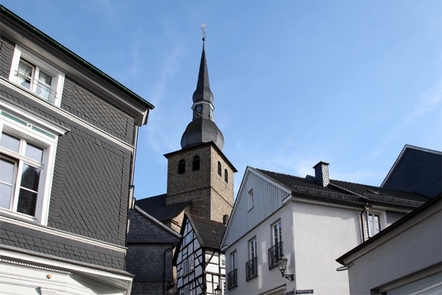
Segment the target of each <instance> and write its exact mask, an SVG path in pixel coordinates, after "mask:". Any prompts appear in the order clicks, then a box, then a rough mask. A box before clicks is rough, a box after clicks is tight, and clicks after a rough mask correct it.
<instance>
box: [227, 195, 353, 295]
mask: <svg viewBox="0 0 442 295" xmlns="http://www.w3.org/2000/svg"><path fill="white" fill-rule="evenodd" d="M359 213H360V212H359V211H358V210H357V209H351V208H343V207H330V206H325V205H323V204H309V203H303V202H297V201H296V202H290V203H289V204H287V205H286V206H284V207H283V208H281V209H280V210H279V211H277V212H276V213H275V214H274V215H272V216H271V217H270V218H268V219H266V220H265V221H264V222H263V223H261V224H260V225H259V226H258V227H257V228H255V229H254V230H253V231H251V232H250V233H248V234H247V235H245V236H244V237H243V238H242V239H241V240H240V241H239V242H238V243H237V244H235V245H234V247H231V248H229V249H228V251H227V252H226V259H227V260H228V259H229V255H230V253H231V252H232V251H234V250H236V251H237V263H238V287H237V288H234V289H232V290H230V292H229V293H228V294H260V293H263V292H267V291H269V290H273V289H276V288H278V287H279V286H282V285H285V287H283V288H281V289H280V290H279V291H278V292H276V293H275V294H284V293H285V292H289V291H293V290H306V289H313V290H314V294H327V295H328V294H349V285H348V274H347V272H338V271H336V268H338V267H340V266H341V265H340V264H339V263H337V262H336V261H335V259H336V258H337V257H339V256H340V255H342V253H345V252H347V251H349V250H350V249H352V248H353V247H355V246H357V245H358V244H359V243H360V242H361V240H362V239H361V233H360V225H359V223H360V222H359ZM278 219H281V224H282V236H283V238H282V240H283V252H284V257H285V258H287V259H288V263H287V269H286V273H288V274H295V281H293V282H291V281H288V280H286V279H285V278H283V277H282V276H281V273H280V271H279V269H278V268H277V267H276V268H273V269H272V270H269V269H268V254H267V252H268V249H269V248H270V247H271V246H272V245H271V226H272V224H273V223H274V222H276V221H277V220H278ZM255 236H256V238H257V247H258V277H257V278H254V279H252V280H250V281H248V282H246V273H245V263H246V262H247V261H248V241H249V240H250V239H252V238H253V237H255Z"/></svg>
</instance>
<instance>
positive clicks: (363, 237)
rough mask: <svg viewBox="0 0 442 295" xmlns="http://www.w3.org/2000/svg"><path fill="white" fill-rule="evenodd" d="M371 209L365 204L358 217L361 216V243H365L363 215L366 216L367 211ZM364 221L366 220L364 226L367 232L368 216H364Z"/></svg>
mask: <svg viewBox="0 0 442 295" xmlns="http://www.w3.org/2000/svg"><path fill="white" fill-rule="evenodd" d="M370 207H371V205H370V204H368V202H367V203H365V206H364V209H362V211H361V213H360V216H361V227H362V242H365V229H364V217H363V214H364V213H366V215H367V214H368V209H369V208H370ZM365 220H366V223H367V224H366V226H367V230H368V216H365Z"/></svg>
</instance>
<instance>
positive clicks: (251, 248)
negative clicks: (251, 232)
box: [247, 237, 258, 260]
mask: <svg viewBox="0 0 442 295" xmlns="http://www.w3.org/2000/svg"><path fill="white" fill-rule="evenodd" d="M247 244H248V255H249V260H251V259H253V258H255V257H258V249H257V243H256V237H253V238H252V239H250V240H249V242H248V243H247Z"/></svg>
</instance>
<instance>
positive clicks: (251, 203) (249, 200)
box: [247, 188, 255, 211]
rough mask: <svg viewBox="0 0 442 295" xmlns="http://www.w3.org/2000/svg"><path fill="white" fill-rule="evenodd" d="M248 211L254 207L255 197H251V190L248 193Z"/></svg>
mask: <svg viewBox="0 0 442 295" xmlns="http://www.w3.org/2000/svg"><path fill="white" fill-rule="evenodd" d="M247 194H248V198H247V200H248V211H250V210H252V209H253V207H254V206H255V197H254V195H253V188H251V189H250V190H249V191H248V192H247Z"/></svg>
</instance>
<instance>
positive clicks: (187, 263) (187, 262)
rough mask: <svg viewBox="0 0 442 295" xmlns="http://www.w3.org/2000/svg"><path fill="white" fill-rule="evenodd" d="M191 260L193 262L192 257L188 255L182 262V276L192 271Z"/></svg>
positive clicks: (192, 263) (192, 264)
mask: <svg viewBox="0 0 442 295" xmlns="http://www.w3.org/2000/svg"><path fill="white" fill-rule="evenodd" d="M193 260H194V259H193V255H192V254H190V255H189V256H188V257H187V259H185V260H184V261H183V275H184V276H185V275H187V274H189V273H190V272H192V271H193V268H194V261H193Z"/></svg>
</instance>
